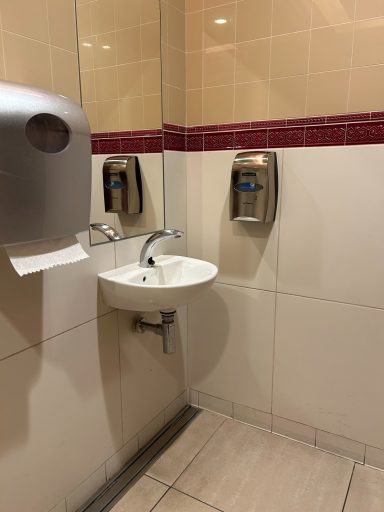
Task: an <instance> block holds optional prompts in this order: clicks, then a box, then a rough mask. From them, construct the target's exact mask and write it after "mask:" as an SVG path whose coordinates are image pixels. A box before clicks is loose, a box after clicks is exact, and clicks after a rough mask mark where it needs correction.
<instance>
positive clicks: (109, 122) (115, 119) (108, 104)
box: [97, 100, 129, 132]
mask: <svg viewBox="0 0 384 512" xmlns="http://www.w3.org/2000/svg"><path fill="white" fill-rule="evenodd" d="M119 119H120V116H119V102H118V100H111V101H98V102H97V121H98V127H99V131H100V132H113V131H115V130H116V126H118V127H119V126H120V122H119ZM127 130H129V128H127Z"/></svg>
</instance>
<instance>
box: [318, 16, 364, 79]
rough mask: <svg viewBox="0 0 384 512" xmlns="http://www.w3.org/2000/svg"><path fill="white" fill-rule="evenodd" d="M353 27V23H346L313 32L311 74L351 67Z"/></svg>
mask: <svg viewBox="0 0 384 512" xmlns="http://www.w3.org/2000/svg"><path fill="white" fill-rule="evenodd" d="M353 27H354V24H353V23H345V24H344V25H336V26H333V27H326V28H319V29H316V30H312V33H311V58H310V62H309V71H310V72H311V73H318V72H321V71H332V70H336V69H346V68H349V67H350V66H351V56H352V41H353Z"/></svg>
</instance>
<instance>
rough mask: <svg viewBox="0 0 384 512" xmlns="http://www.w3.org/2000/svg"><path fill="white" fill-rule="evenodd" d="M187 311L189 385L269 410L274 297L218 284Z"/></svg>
mask: <svg viewBox="0 0 384 512" xmlns="http://www.w3.org/2000/svg"><path fill="white" fill-rule="evenodd" d="M188 312H189V317H188V361H189V375H190V386H191V387H192V388H193V389H195V390H198V391H200V392H203V393H207V394H209V395H213V396H219V397H221V398H224V399H226V400H229V401H231V402H236V403H242V404H244V405H247V406H249V407H253V408H254V409H259V410H262V411H270V410H271V394H272V362H273V333H274V313H275V294H274V293H271V292H265V291H260V290H252V289H250V288H243V287H238V286H228V285H223V284H216V285H214V287H213V289H212V290H210V291H208V292H206V293H205V294H204V295H203V296H202V297H201V298H200V299H199V300H197V301H195V302H193V303H192V304H190V305H189V306H188ZM200 405H201V402H200Z"/></svg>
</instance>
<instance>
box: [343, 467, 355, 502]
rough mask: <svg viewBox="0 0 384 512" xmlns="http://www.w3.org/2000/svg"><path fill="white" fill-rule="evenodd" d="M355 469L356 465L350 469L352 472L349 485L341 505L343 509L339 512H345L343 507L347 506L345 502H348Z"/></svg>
mask: <svg viewBox="0 0 384 512" xmlns="http://www.w3.org/2000/svg"><path fill="white" fill-rule="evenodd" d="M355 467H356V463H355V464H354V465H353V468H352V472H351V478H350V479H349V484H348V489H347V493H346V495H345V499H344V503H343V508H342V509H341V512H344V511H345V506H346V504H347V500H348V496H349V491H350V489H351V485H352V478H353V474H354V472H355Z"/></svg>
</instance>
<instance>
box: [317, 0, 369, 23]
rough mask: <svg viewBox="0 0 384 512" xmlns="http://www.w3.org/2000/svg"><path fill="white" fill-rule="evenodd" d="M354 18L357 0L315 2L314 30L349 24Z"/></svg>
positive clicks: (319, 0)
mask: <svg viewBox="0 0 384 512" xmlns="http://www.w3.org/2000/svg"><path fill="white" fill-rule="evenodd" d="M363 1H364V0H363ZM354 17H355V0H338V1H337V2H329V0H313V8H312V28H318V27H326V26H328V25H337V24H339V23H348V22H349V21H353V20H354Z"/></svg>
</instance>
